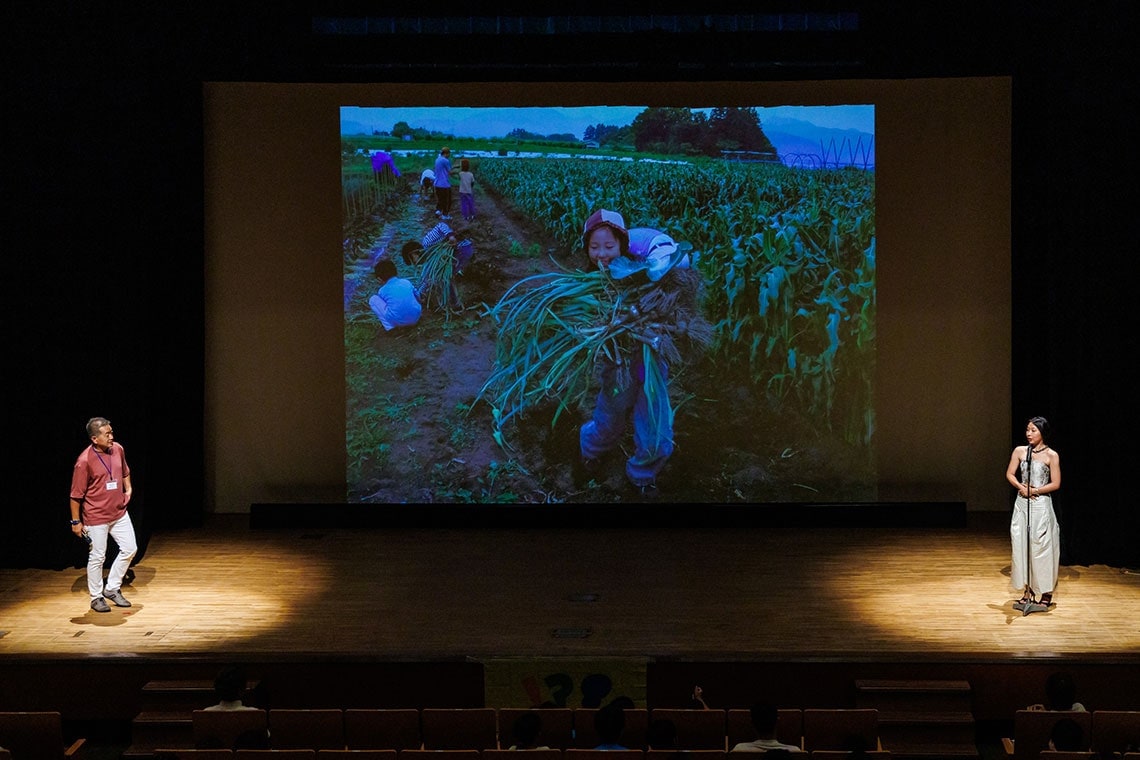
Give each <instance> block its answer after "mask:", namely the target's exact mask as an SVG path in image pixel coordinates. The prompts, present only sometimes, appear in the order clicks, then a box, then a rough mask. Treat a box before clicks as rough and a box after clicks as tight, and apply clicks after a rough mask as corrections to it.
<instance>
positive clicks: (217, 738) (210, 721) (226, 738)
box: [190, 708, 269, 749]
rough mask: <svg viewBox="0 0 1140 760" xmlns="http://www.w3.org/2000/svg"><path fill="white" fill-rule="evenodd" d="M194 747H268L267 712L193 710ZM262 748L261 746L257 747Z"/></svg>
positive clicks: (191, 718)
mask: <svg viewBox="0 0 1140 760" xmlns="http://www.w3.org/2000/svg"><path fill="white" fill-rule="evenodd" d="M190 724H191V730H192V731H193V734H194V746H195V747H196V748H198V749H219V748H220V749H234V748H235V747H236V746H237V745H239V744H240V745H242V746H243V747H245V748H251V747H250V745H251V744H258V743H264V744H266V745H267V744H268V741H269V740H268V734H267V731H268V728H269V722H268V718H267V716H266V712H265V710H262V709H260V708H258V709H253V710H194V711H193V712H192V713H191V715H190ZM258 748H259V749H260V748H261V747H258Z"/></svg>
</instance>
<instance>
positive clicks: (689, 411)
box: [340, 104, 878, 504]
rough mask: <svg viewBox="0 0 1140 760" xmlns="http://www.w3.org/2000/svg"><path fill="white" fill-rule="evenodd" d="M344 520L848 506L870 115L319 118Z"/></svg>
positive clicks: (666, 112) (853, 488)
mask: <svg viewBox="0 0 1140 760" xmlns="http://www.w3.org/2000/svg"><path fill="white" fill-rule="evenodd" d="M340 146H341V152H340V161H341V167H340V168H341V188H342V199H341V200H342V212H343V235H342V240H343V258H344V270H343V271H344V303H343V310H344V347H345V375H344V378H345V389H346V409H345V436H344V440H345V447H346V455H347V456H346V461H347V472H346V483H347V494H346V500H347V501H348V502H350V503H376V504H385V503H472V504H476V503H477V504H494V503H503V504H510V503H520V504H543V503H575V502H579V503H615V504H617V503H626V502H630V503H633V502H645V501H655V502H664V503H669V502H675V503H684V504H692V503H698V504H737V503H741V504H743V503H755V504H771V503H795V502H811V503H833V502H873V501H875V500H876V499H877V498H878V494H877V483H878V476H877V470H876V438H875V409H874V398H875V372H876V340H875V334H876V263H875V259H876V250H875V239H876V229H875V148H876V146H875V107H874V105H872V104H851V105H794V106H793V105H787V106H765V107H759V106H757V107H741V106H716V105H715V104H713V105H711V106H710V105H708V104H703V105H694V106H693V107H658V106H628V105H621V106H608V105H598V106H573V107H518V108H504V107H444V106H431V107H428V106H416V107H403V106H401V107H375V106H360V105H342V106H341V108H340Z"/></svg>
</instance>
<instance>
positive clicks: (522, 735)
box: [511, 711, 542, 749]
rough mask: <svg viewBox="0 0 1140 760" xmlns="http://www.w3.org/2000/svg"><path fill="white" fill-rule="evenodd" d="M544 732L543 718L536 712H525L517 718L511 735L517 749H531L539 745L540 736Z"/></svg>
mask: <svg viewBox="0 0 1140 760" xmlns="http://www.w3.org/2000/svg"><path fill="white" fill-rule="evenodd" d="M541 731H542V718H540V717H539V715H538V713H536V712H533V711H531V712H524V713H523V714H522V715H520V716H519V717H517V718H515V723H514V725H513V726H512V727H511V735H512V736H513V737H514V740H515V748H516V749H529V748H531V747H535V746H537V745H538V735H539V733H540V732H541Z"/></svg>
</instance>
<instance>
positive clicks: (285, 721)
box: [269, 708, 345, 749]
mask: <svg viewBox="0 0 1140 760" xmlns="http://www.w3.org/2000/svg"><path fill="white" fill-rule="evenodd" d="M269 746H270V748H272V749H344V746H345V744H344V711H342V710H340V709H336V708H310V709H282V708H273V709H271V710H270V711H269Z"/></svg>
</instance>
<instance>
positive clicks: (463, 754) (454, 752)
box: [398, 749, 480, 760]
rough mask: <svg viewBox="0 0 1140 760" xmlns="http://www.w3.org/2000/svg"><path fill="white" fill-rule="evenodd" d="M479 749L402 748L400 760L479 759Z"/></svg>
mask: <svg viewBox="0 0 1140 760" xmlns="http://www.w3.org/2000/svg"><path fill="white" fill-rule="evenodd" d="M479 757H480V752H479V750H477V749H402V750H400V754H399V757H398V760H479Z"/></svg>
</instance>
